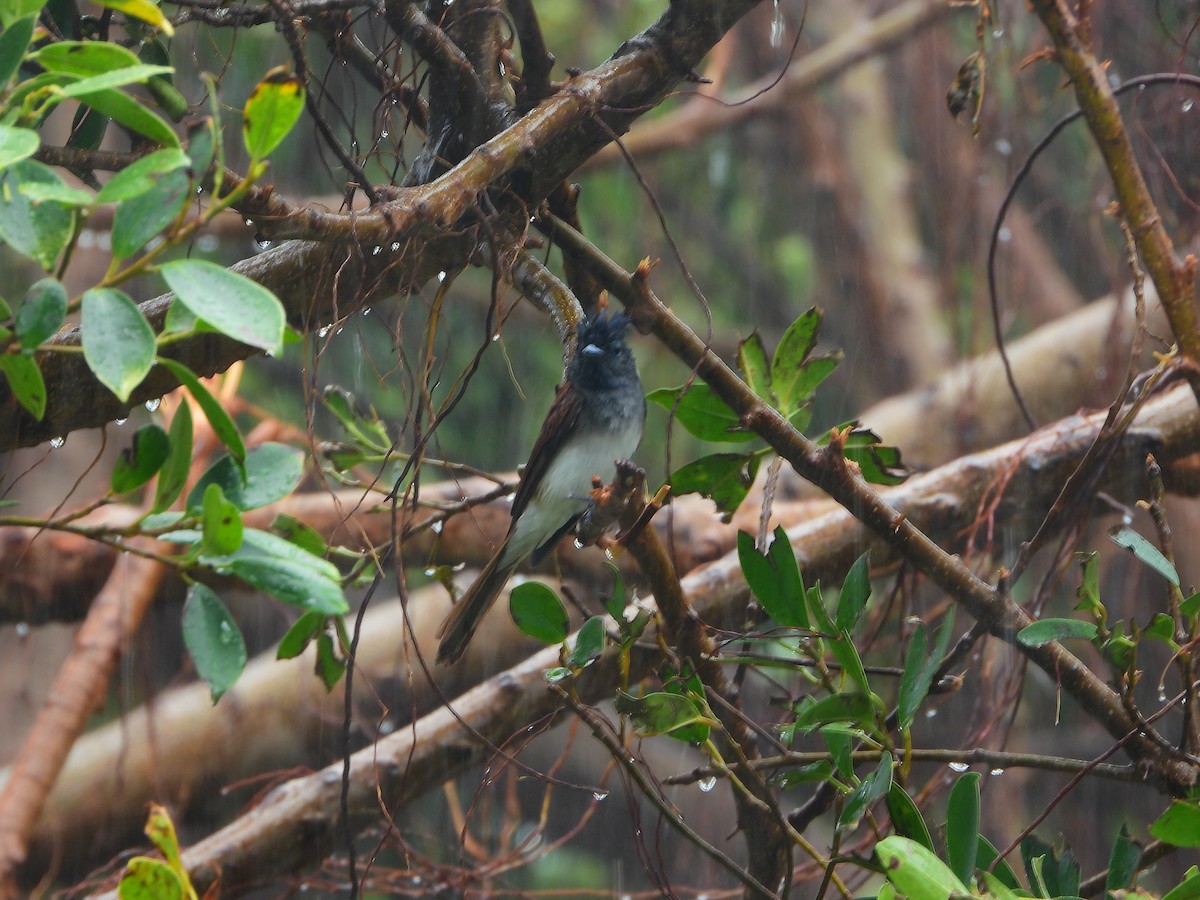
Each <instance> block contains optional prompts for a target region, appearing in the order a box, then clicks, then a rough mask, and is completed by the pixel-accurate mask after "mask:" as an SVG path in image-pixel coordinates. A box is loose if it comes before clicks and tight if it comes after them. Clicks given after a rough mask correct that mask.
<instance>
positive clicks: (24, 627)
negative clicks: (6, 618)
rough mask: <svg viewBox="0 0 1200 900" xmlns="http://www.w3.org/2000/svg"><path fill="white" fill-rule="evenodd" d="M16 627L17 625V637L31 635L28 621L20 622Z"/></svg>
mask: <svg viewBox="0 0 1200 900" xmlns="http://www.w3.org/2000/svg"><path fill="white" fill-rule="evenodd" d="M15 627H16V632H17V637H22V638H23V637H28V636H29V623H28V622H18V623H17V624H16V626H15Z"/></svg>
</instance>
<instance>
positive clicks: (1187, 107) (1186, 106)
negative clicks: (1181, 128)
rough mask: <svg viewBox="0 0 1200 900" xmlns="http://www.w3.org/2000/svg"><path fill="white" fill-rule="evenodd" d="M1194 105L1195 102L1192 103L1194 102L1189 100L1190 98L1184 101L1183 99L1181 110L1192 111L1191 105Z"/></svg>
mask: <svg viewBox="0 0 1200 900" xmlns="http://www.w3.org/2000/svg"><path fill="white" fill-rule="evenodd" d="M1195 105H1196V104H1195V103H1194V102H1193V101H1192V100H1191V98H1188V99H1187V100H1184V101H1183V107H1182V109H1183V111H1184V112H1191V111H1192V107H1193V106H1195Z"/></svg>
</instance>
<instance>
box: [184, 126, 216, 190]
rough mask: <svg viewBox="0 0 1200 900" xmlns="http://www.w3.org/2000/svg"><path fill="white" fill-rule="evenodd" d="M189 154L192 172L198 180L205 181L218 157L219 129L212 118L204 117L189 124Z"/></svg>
mask: <svg viewBox="0 0 1200 900" xmlns="http://www.w3.org/2000/svg"><path fill="white" fill-rule="evenodd" d="M187 137H188V141H187V154H188V159H189V160H190V161H191V165H192V172H193V174H194V175H195V177H196V178H197V180H203V178H204V176H205V175H207V174H208V170H209V169H211V168H212V164H213V159H214V157H215V155H216V146H215V145H216V142H217V129H216V127H215V126H214V125H213V119H212V116H204V117H203V118H200V119H196V120H194V121H192V122H190V123H189V125H188V128H187Z"/></svg>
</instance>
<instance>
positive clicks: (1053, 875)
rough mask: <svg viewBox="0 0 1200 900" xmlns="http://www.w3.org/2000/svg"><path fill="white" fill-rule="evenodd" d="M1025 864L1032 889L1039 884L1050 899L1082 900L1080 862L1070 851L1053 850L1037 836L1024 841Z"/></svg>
mask: <svg viewBox="0 0 1200 900" xmlns="http://www.w3.org/2000/svg"><path fill="white" fill-rule="evenodd" d="M1021 861H1022V862H1023V863H1024V864H1025V874H1026V876H1028V878H1029V883H1030V885H1036V884H1038V883H1039V882H1040V883H1041V884H1042V885H1043V886H1044V887H1045V889H1046V891H1047V893H1046V894H1044V895H1043V896H1047V897H1078V896H1079V861H1078V860H1076V859H1075V854H1073V853H1072V852H1071V851H1070V849H1068V848H1066V847H1052V846H1051V845H1050V844H1047V843H1046V842H1045V841H1043V840H1042V839H1041V838H1039V837H1038V836H1037V835H1036V834H1031V835H1029V836H1028V837H1027V838H1025V840H1023V841H1021Z"/></svg>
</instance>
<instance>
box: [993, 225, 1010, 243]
mask: <svg viewBox="0 0 1200 900" xmlns="http://www.w3.org/2000/svg"><path fill="white" fill-rule="evenodd" d="M996 240H998V241H999V242H1000V243H1002V244H1007V243H1008V242H1009V241H1011V240H1012V230H1011V229H1010V228H1008V226H1004V227H1002V228H1001V229H1000V230H999V231H998V232H997V233H996Z"/></svg>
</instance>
